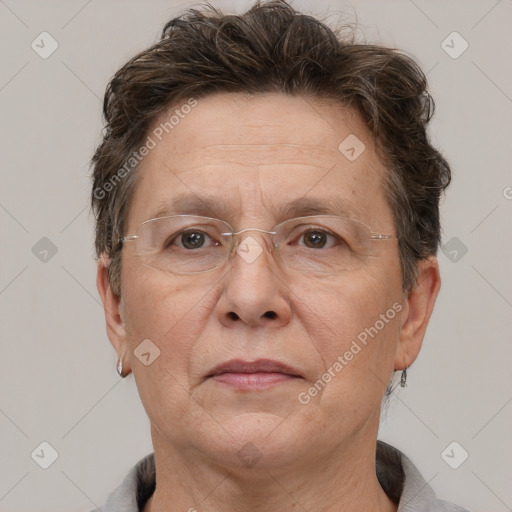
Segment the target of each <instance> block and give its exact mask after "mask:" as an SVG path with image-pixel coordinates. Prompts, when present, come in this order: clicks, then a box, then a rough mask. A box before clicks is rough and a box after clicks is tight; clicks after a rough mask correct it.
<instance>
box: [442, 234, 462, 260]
mask: <svg viewBox="0 0 512 512" xmlns="http://www.w3.org/2000/svg"><path fill="white" fill-rule="evenodd" d="M441 250H442V251H443V254H444V255H445V256H446V257H447V258H448V259H449V260H450V261H451V262H452V263H458V262H459V261H460V260H461V259H462V258H463V257H464V256H465V255H466V253H467V252H468V248H467V246H466V245H465V244H464V242H462V240H461V239H460V238H457V237H456V236H453V237H452V238H450V240H448V242H446V244H444V245H443V246H442V247H441Z"/></svg>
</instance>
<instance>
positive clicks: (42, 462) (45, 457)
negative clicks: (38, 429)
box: [30, 441, 59, 469]
mask: <svg viewBox="0 0 512 512" xmlns="http://www.w3.org/2000/svg"><path fill="white" fill-rule="evenodd" d="M30 456H31V457H32V460H33V461H34V462H35V463H36V464H37V465H38V466H39V467H41V468H42V469H48V468H49V467H50V466H51V465H52V464H53V463H54V462H55V461H56V460H57V459H58V458H59V453H58V452H57V450H56V449H55V448H54V447H53V446H52V445H51V444H50V443H49V442H48V441H43V442H42V443H39V444H38V445H37V447H36V448H35V449H34V451H33V452H32V453H31V454H30Z"/></svg>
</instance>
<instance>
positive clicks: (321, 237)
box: [299, 229, 337, 249]
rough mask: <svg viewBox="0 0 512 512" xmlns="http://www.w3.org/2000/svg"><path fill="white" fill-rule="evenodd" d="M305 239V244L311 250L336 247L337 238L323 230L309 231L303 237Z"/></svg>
mask: <svg viewBox="0 0 512 512" xmlns="http://www.w3.org/2000/svg"><path fill="white" fill-rule="evenodd" d="M300 239H303V240H304V242H303V244H300V245H304V246H306V247H308V248H309V249H326V248H327V249H329V248H331V247H332V246H333V245H336V241H337V237H336V236H335V235H333V234H332V233H329V232H327V231H324V230H321V229H309V230H307V231H305V232H304V233H303V234H302V235H301V237H300V238H299V240H300Z"/></svg>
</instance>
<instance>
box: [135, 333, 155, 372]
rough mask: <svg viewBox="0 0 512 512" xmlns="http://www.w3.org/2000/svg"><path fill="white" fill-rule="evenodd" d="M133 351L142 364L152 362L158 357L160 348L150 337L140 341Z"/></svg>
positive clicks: (145, 364)
mask: <svg viewBox="0 0 512 512" xmlns="http://www.w3.org/2000/svg"><path fill="white" fill-rule="evenodd" d="M133 353H134V355H135V357H136V358H137V359H138V360H139V361H140V362H141V363H142V364H143V365H144V366H149V365H151V364H153V362H154V361H155V360H156V359H158V358H159V357H160V349H159V348H158V347H157V346H156V345H155V344H154V343H153V342H152V341H151V340H150V339H145V340H143V341H141V342H140V343H139V345H138V346H137V348H136V349H135V350H134V351H133Z"/></svg>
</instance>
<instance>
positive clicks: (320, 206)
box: [152, 194, 358, 222]
mask: <svg viewBox="0 0 512 512" xmlns="http://www.w3.org/2000/svg"><path fill="white" fill-rule="evenodd" d="M271 209H272V211H273V213H274V214H275V216H276V218H278V222H279V221H281V220H284V219H288V218H294V217H305V216H308V215H340V216H342V217H349V218H356V219H357V217H358V212H357V211H355V210H354V208H352V207H351V206H350V205H349V204H348V203H347V202H346V201H344V200H343V199H342V198H341V197H336V196H333V197H327V198H321V199H320V198H315V197H299V198H297V199H294V200H293V201H291V202H289V203H286V204H283V205H282V206H280V207H277V208H276V207H273V206H272V205H271ZM236 212H239V208H237V207H236V206H235V205H233V206H228V205H227V204H226V203H225V202H224V201H223V198H221V197H218V196H202V197H200V196H197V195H194V194H185V195H182V196H179V197H177V198H174V199H172V200H170V201H168V202H165V203H164V204H162V205H161V207H160V208H158V209H157V210H156V211H155V212H154V213H153V214H152V218H157V217H165V216H171V215H187V214H188V215H200V216H204V217H214V218H219V219H226V218H232V217H233V216H234V214H235V213H236Z"/></svg>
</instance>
